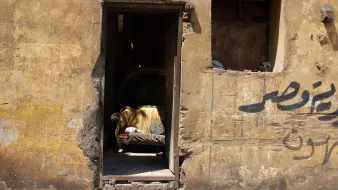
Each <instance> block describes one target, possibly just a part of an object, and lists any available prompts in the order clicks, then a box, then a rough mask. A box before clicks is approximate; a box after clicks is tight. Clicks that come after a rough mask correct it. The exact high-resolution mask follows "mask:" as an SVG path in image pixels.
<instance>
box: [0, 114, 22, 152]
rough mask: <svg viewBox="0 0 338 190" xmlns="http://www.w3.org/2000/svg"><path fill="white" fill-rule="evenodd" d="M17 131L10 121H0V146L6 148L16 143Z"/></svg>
mask: <svg viewBox="0 0 338 190" xmlns="http://www.w3.org/2000/svg"><path fill="white" fill-rule="evenodd" d="M18 136H19V131H18V130H17V128H16V127H15V125H13V123H12V122H11V121H7V120H0V146H7V145H9V144H11V143H12V142H14V141H16V140H17V139H18Z"/></svg>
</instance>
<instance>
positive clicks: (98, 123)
mask: <svg viewBox="0 0 338 190" xmlns="http://www.w3.org/2000/svg"><path fill="white" fill-rule="evenodd" d="M103 81H104V66H103V63H102V60H101V56H99V57H98V59H97V61H96V63H95V66H94V68H93V71H92V74H91V82H92V87H93V88H94V89H95V91H96V94H97V105H88V106H87V110H86V112H85V113H84V114H83V117H82V121H83V122H82V125H81V126H80V127H79V128H78V129H77V144H78V146H79V147H80V148H81V149H82V151H83V154H84V156H86V157H88V158H89V161H88V167H89V168H90V169H91V170H92V175H93V179H92V180H93V186H94V187H95V188H97V187H98V186H99V180H100V179H99V166H100V164H99V163H100V160H99V159H100V129H101V127H103V90H102V89H103V85H104V82H103Z"/></svg>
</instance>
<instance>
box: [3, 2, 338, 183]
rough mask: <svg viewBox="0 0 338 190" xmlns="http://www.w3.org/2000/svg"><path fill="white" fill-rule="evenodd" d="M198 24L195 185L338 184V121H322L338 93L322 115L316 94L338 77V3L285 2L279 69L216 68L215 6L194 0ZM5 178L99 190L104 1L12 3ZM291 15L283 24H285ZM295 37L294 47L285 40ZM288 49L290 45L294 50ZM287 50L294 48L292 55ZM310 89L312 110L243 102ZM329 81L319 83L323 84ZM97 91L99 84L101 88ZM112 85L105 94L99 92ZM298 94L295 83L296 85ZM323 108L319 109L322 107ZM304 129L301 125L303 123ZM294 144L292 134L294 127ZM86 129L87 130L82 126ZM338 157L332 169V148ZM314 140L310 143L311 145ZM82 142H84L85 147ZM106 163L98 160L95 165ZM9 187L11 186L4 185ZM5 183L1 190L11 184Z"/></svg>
mask: <svg viewBox="0 0 338 190" xmlns="http://www.w3.org/2000/svg"><path fill="white" fill-rule="evenodd" d="M193 2H194V4H195V10H194V12H193V14H192V26H193V27H192V30H193V31H194V32H190V33H186V34H184V43H183V47H182V89H181V111H180V131H179V135H180V138H179V146H180V150H181V156H183V157H185V160H184V162H183V164H182V172H181V182H182V188H185V189H211V187H212V188H213V189H227V188H229V189H231V188H232V189H255V188H258V189H320V188H322V189H330V188H331V189H334V188H336V187H337V185H338V184H337V177H338V176H337V174H336V172H335V170H336V169H338V165H337V164H336V163H335V161H336V159H337V154H336V151H335V149H334V146H333V145H334V143H335V142H336V141H337V139H338V133H337V132H336V128H335V127H334V126H333V125H332V124H333V122H334V121H335V120H331V121H319V120H318V118H319V117H320V116H322V115H323V114H325V113H331V112H334V111H335V110H336V109H337V103H338V101H337V94H336V93H334V95H332V96H331V97H329V98H327V99H325V100H323V101H321V103H324V102H329V101H331V102H332V107H331V108H330V110H327V111H324V112H320V113H314V114H310V106H311V101H312V99H313V98H314V97H315V96H316V95H318V94H320V93H322V92H326V91H329V90H330V89H331V88H330V85H331V84H334V85H336V84H335V81H336V80H337V74H336V72H337V70H338V66H337V61H336V55H337V53H336V50H337V48H336V46H335V43H333V45H332V43H328V44H320V42H319V40H318V38H317V35H318V34H323V35H324V36H325V35H327V33H328V32H327V30H329V31H330V32H329V34H330V35H327V37H328V38H329V40H331V42H332V41H333V40H335V38H336V35H335V34H336V33H337V32H336V31H334V28H335V27H334V25H337V24H338V22H337V21H336V20H335V22H334V23H333V24H331V25H330V24H329V25H326V26H324V24H323V23H321V22H320V21H319V8H320V7H321V6H322V5H329V6H332V7H333V8H334V9H338V0H328V1H322V0H313V1H302V0H284V1H283V6H284V9H282V12H281V15H283V16H282V18H281V19H282V20H281V24H282V25H283V26H284V25H285V26H284V27H285V28H283V30H285V31H286V33H285V34H286V36H282V35H281V34H284V33H283V32H280V39H283V40H280V41H279V44H278V46H277V47H278V52H277V55H281V54H283V53H284V50H286V51H285V57H284V56H283V57H278V58H277V60H278V62H279V63H280V64H278V65H276V67H278V68H282V69H278V70H283V71H282V72H279V73H266V74H264V73H253V74H245V73H236V72H232V73H231V72H225V73H214V72H213V71H212V70H210V65H211V23H210V20H211V19H210V18H211V13H210V10H211V1H210V0H194V1H193ZM0 5H1V6H0V12H1V13H2V16H1V17H0V25H1V29H2V30H1V31H0V42H1V43H0V65H1V66H0V72H1V78H0V80H1V81H0V87H1V89H2V93H1V95H0V181H4V182H5V183H6V184H7V186H9V187H13V188H15V187H17V188H20V187H22V188H23V187H38V188H40V187H41V188H47V187H49V186H50V185H53V186H54V187H56V188H58V189H90V188H91V187H90V186H91V185H92V182H91V180H92V179H93V172H92V170H91V169H90V167H88V166H87V164H88V158H87V157H86V156H84V155H83V153H82V150H81V149H83V150H84V153H85V155H87V156H89V157H90V158H95V157H97V147H96V146H93V147H91V146H86V142H88V143H87V145H97V141H98V139H92V137H93V136H86V134H87V133H86V132H89V133H90V134H94V133H95V126H97V124H96V123H95V114H96V113H97V111H98V110H99V109H98V108H97V106H96V105H98V104H99V103H98V94H97V90H95V88H94V87H97V88H98V89H99V86H100V81H99V80H100V76H101V74H102V73H100V72H101V71H100V68H97V64H98V63H100V33H101V31H100V29H101V5H100V2H99V1H96V0H67V1H46V0H30V1H23V0H6V1H0ZM282 21H283V22H282ZM284 37H285V41H286V43H284ZM283 44H284V46H283ZM280 52H283V53H280ZM293 81H294V82H297V83H299V85H300V89H299V92H298V93H297V95H296V97H294V98H293V99H291V100H288V101H285V102H281V103H280V105H290V104H293V103H296V102H299V101H301V100H302V98H301V94H302V92H303V91H304V90H308V91H309V93H310V97H309V100H308V101H307V103H306V105H304V106H302V107H300V108H297V109H293V110H288V111H281V110H279V109H278V108H277V103H276V102H275V103H273V102H271V101H267V102H266V104H265V109H264V110H263V111H260V112H257V113H246V112H243V111H240V110H239V107H240V106H243V105H249V104H254V103H259V102H260V101H262V98H263V96H264V95H265V94H267V93H270V92H273V91H278V92H279V95H281V94H282V93H283V92H284V90H285V89H286V88H287V87H288V86H289V84H290V83H291V82H293ZM318 81H322V85H321V86H320V87H318V88H316V89H313V84H314V83H315V82H318ZM93 86H94V87H93ZM98 91H100V90H98ZM290 92H292V89H291V90H290ZM317 106H318V104H316V107H317ZM293 129H294V130H293ZM292 130H293V131H295V130H297V133H296V134H292V136H291V137H290V139H291V140H293V141H292V142H291V141H290V142H289V141H287V142H289V143H291V144H292V146H297V144H299V142H298V140H299V138H298V137H299V136H301V137H302V138H303V146H302V147H301V148H300V150H297V151H295V150H290V149H288V148H286V147H285V145H287V144H286V143H285V145H283V139H285V137H286V135H287V134H288V133H290V132H292ZM76 131H78V132H76ZM328 135H330V137H331V138H330V140H329V141H328V143H327V145H328V146H327V147H328V150H330V149H331V148H333V151H332V154H331V155H330V159H328V162H327V163H326V164H324V165H322V163H323V160H324V158H325V151H326V150H325V149H326V144H325V143H322V145H319V144H318V143H317V144H316V146H314V153H313V155H312V156H311V157H310V158H308V159H304V160H295V159H294V157H295V156H304V155H309V154H310V153H311V146H307V144H308V145H311V141H309V140H308V139H309V138H311V139H312V141H313V142H320V141H321V142H322V141H325V139H326V137H327V136H328ZM307 142H309V143H307ZM78 144H79V145H80V147H81V148H79V146H78ZM89 163H90V166H91V168H95V164H93V162H89ZM0 185H3V184H2V183H1V184H0ZM0 187H1V186H0Z"/></svg>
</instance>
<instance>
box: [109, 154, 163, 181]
mask: <svg viewBox="0 0 338 190" xmlns="http://www.w3.org/2000/svg"><path fill="white" fill-rule="evenodd" d="M106 156H107V157H108V158H109V159H105V163H104V169H103V173H104V175H122V176H123V175H133V174H142V173H147V172H161V170H166V169H168V167H167V165H166V161H165V159H164V158H163V157H162V156H146V155H144V156H133V155H128V154H125V153H115V154H114V153H109V155H108V154H107V155H106ZM156 175H157V174H156Z"/></svg>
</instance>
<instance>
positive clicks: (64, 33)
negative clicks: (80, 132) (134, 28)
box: [0, 0, 101, 189]
mask: <svg viewBox="0 0 338 190" xmlns="http://www.w3.org/2000/svg"><path fill="white" fill-rule="evenodd" d="M0 13H1V17H0V28H1V31H0V73H1V74H0V75H1V77H0V88H1V95H0V181H5V183H6V184H7V186H8V187H12V188H16V187H17V188H19V187H22V188H24V187H38V188H40V187H41V188H42V187H49V186H50V185H53V186H54V187H56V188H60V189H85V188H90V186H91V182H90V181H91V180H92V174H91V171H90V169H89V167H88V166H87V163H88V160H87V158H86V157H85V156H83V154H82V151H81V149H80V148H79V147H78V145H77V136H76V129H77V128H79V127H80V126H81V123H82V120H81V118H82V117H83V114H84V112H85V111H86V109H87V106H88V105H95V104H96V101H97V95H96V92H95V90H94V88H93V86H92V83H91V74H92V70H93V68H94V65H95V62H96V61H97V59H98V58H99V55H100V30H101V4H100V2H98V1H92V0H80V1H79V0H67V1H54V0H53V1H46V0H29V1H24V0H4V1H0ZM0 189H1V188H0Z"/></svg>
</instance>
